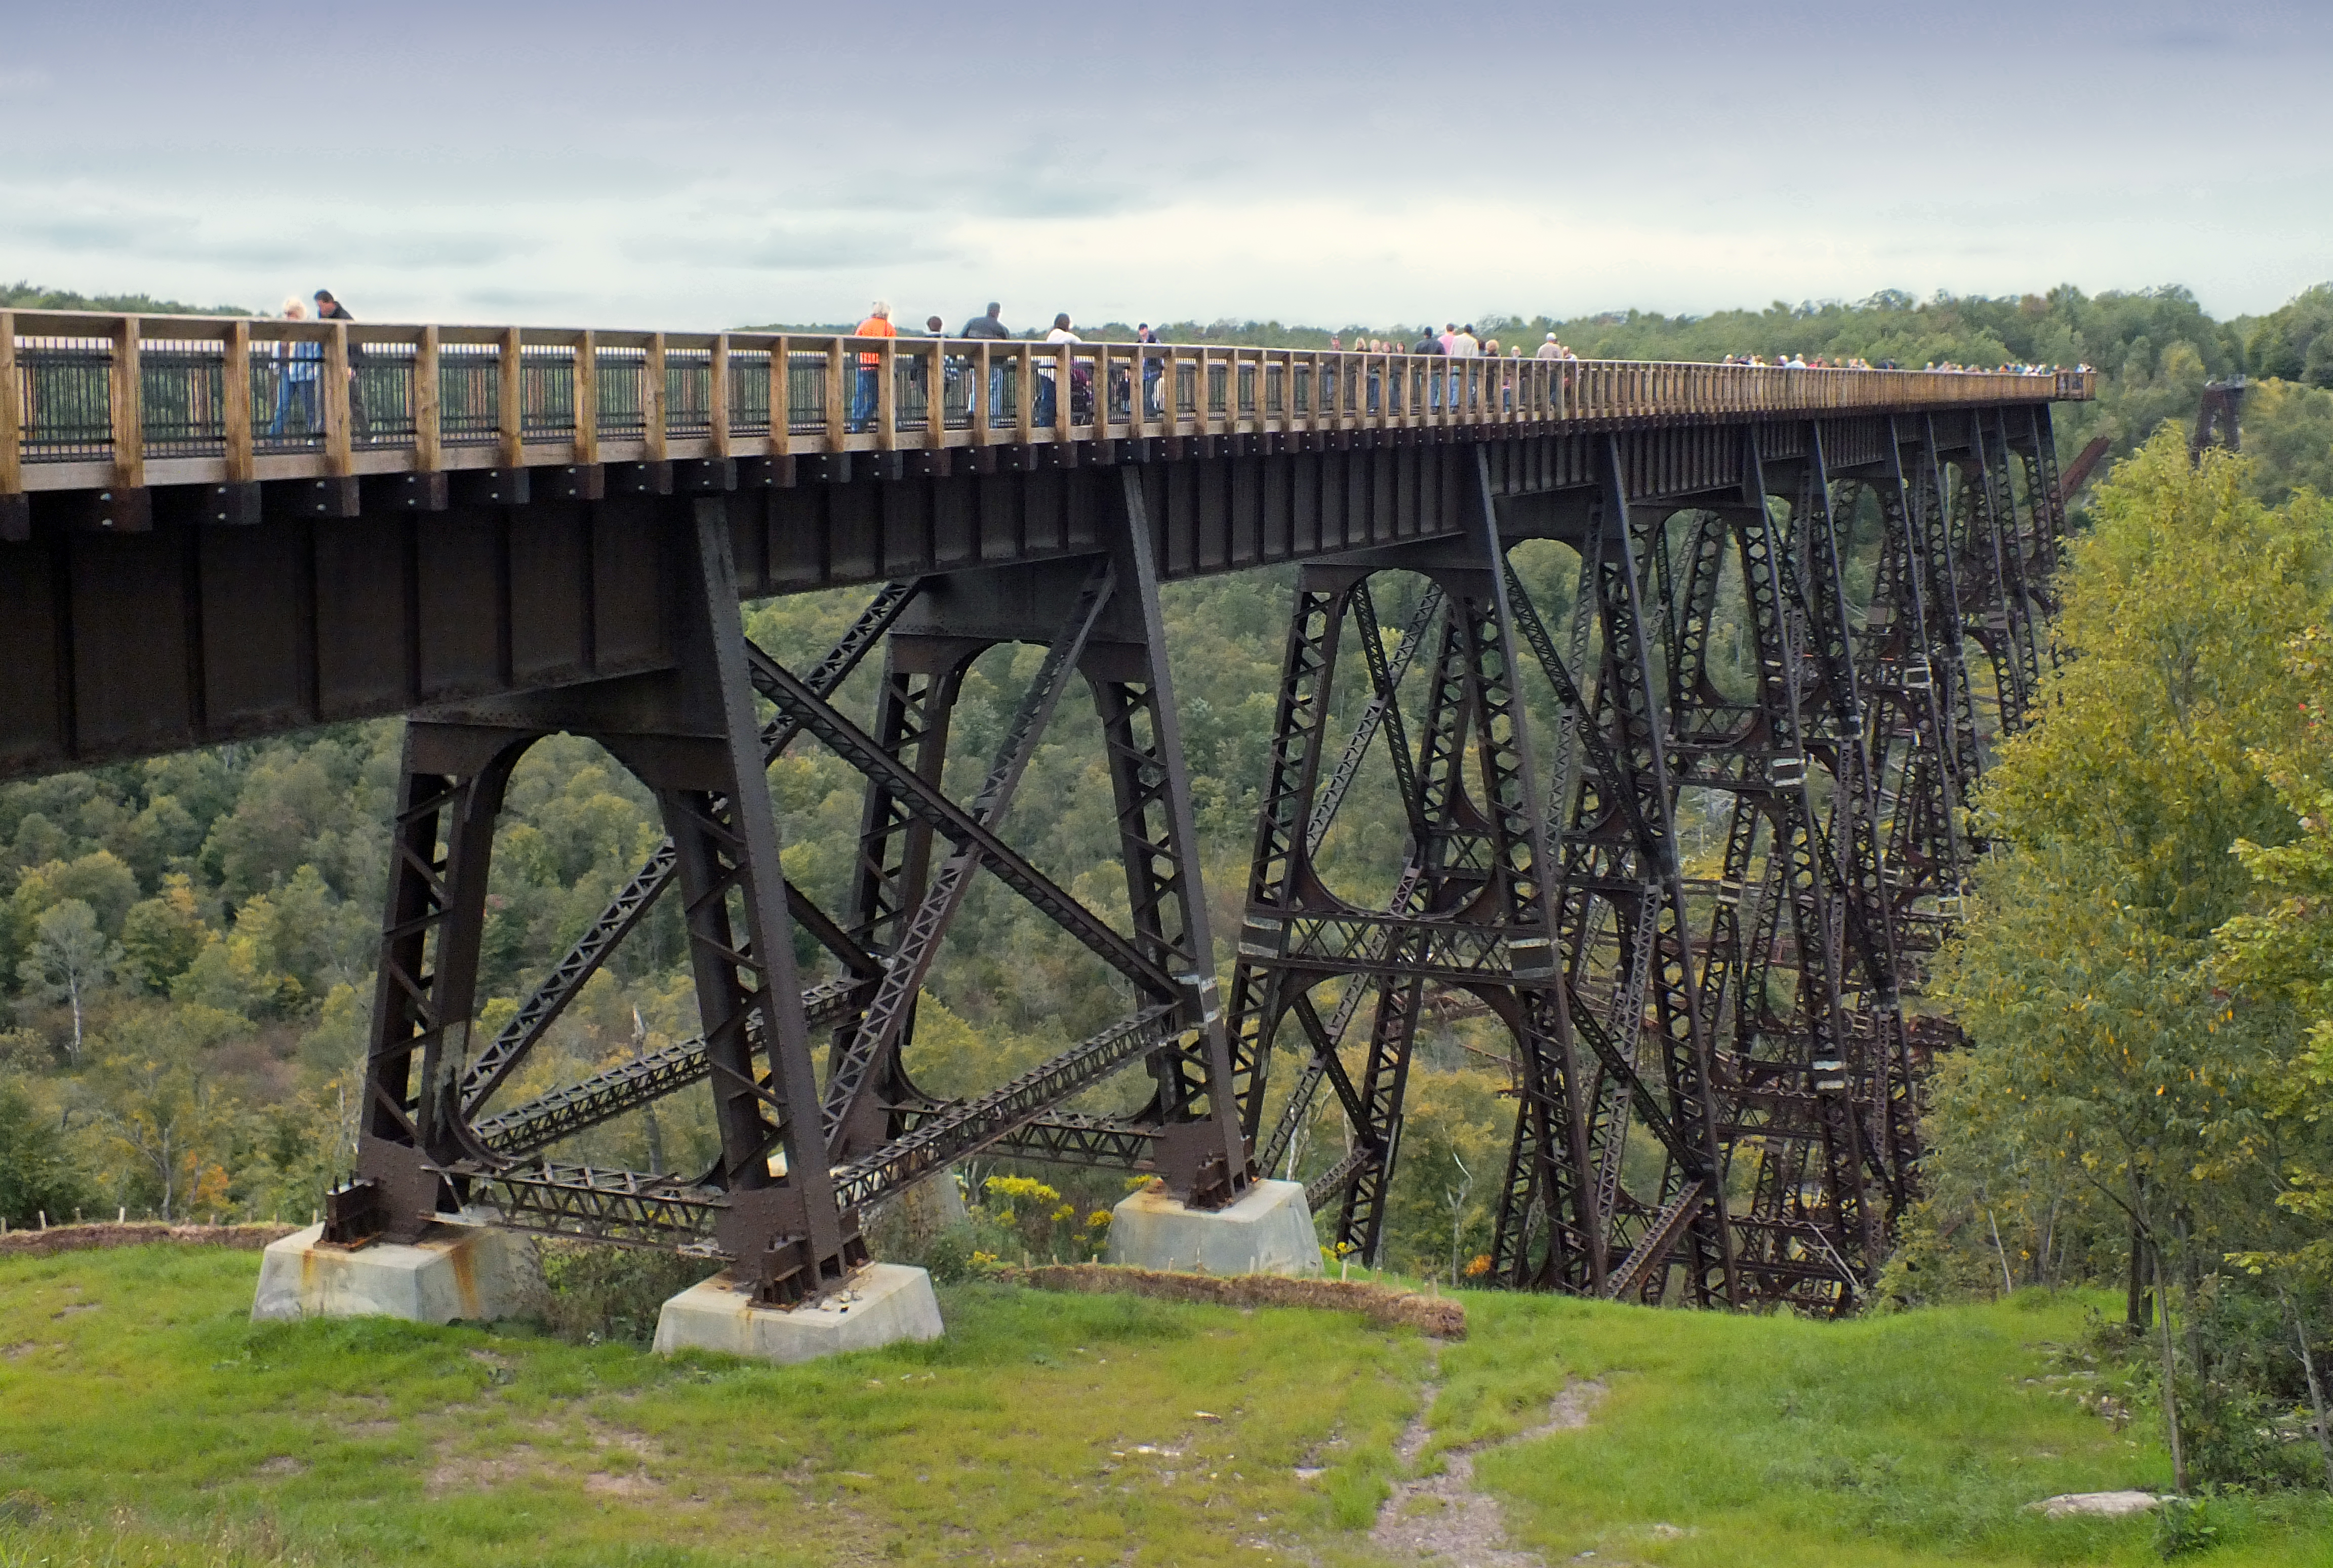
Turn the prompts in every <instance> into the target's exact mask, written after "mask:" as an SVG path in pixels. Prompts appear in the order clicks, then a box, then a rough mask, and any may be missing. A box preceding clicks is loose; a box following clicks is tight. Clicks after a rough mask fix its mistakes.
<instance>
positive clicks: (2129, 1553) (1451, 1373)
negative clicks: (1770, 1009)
mask: <svg viewBox="0 0 2333 1568" xmlns="http://www.w3.org/2000/svg"><path fill="white" fill-rule="evenodd" d="M255 1267H256V1260H255V1259H254V1257H253V1256H252V1255H249V1254H233V1253H209V1252H199V1251H192V1250H172V1249H168V1248H147V1249H133V1250H123V1251H120V1252H111V1253H84V1254H78V1255H65V1256H61V1257H53V1258H37V1259H12V1260H7V1261H5V1262H0V1568H17V1565H18V1564H20V1563H21V1564H27V1565H29V1564H32V1563H42V1562H48V1563H105V1564H114V1563H119V1564H122V1565H124V1568H128V1565H132V1564H136V1565H140V1568H142V1565H144V1564H149V1563H151V1564H163V1563H168V1564H179V1563H194V1564H204V1565H206V1568H207V1565H212V1564H216V1565H219V1568H227V1565H230V1564H245V1563H248V1564H278V1563H311V1562H312V1563H319V1564H337V1563H408V1562H410V1563H429V1564H431V1565H432V1568H469V1565H473V1564H475V1565H479V1568H487V1565H502V1564H520V1563H525V1564H538V1563H540V1564H592V1565H595V1568H596V1565H599V1564H638V1565H641V1568H648V1565H655V1568H696V1565H700V1564H702V1565H706V1568H710V1565H713V1564H731V1563H738V1564H744V1563H752V1564H756V1565H763V1564H768V1565H778V1564H793V1563H802V1564H811V1563H817V1564H826V1563H886V1562H901V1563H956V1562H992V1561H993V1562H1003V1563H1079V1562H1084V1563H1157V1564H1162V1565H1163V1564H1176V1565H1180V1564H1207V1563H1237V1564H1253V1563H1267V1562H1292V1561H1311V1562H1314V1563H1323V1564H1341V1563H1374V1562H1378V1561H1379V1559H1378V1557H1376V1556H1375V1555H1374V1554H1372V1551H1371V1549H1370V1547H1369V1544H1368V1539H1367V1526H1368V1522H1369V1520H1370V1518H1371V1517H1372V1515H1373V1514H1374V1511H1375V1508H1376V1506H1377V1505H1378V1500H1379V1499H1380V1498H1381V1497H1382V1496H1384V1495H1385V1489H1386V1487H1387V1485H1388V1483H1389V1482H1390V1480H1391V1479H1393V1478H1394V1477H1395V1475H1396V1473H1397V1465H1396V1462H1395V1460H1394V1458H1393V1456H1392V1441H1393V1438H1395V1436H1396V1435H1397V1432H1398V1431H1399V1429H1400V1427H1401V1425H1402V1423H1403V1422H1404V1421H1405V1420H1406V1419H1407V1418H1408V1417H1409V1416H1410V1415H1411V1414H1412V1413H1413V1412H1414V1411H1415V1410H1416V1408H1417V1404H1418V1401H1419V1399H1420V1397H1421V1394H1422V1390H1424V1389H1425V1388H1426V1386H1427V1384H1428V1382H1429V1381H1430V1380H1438V1381H1439V1386H1440V1390H1441V1391H1440V1394H1439V1396H1438V1398H1437V1399H1436V1401H1435V1408H1434V1412H1433V1418H1432V1419H1433V1421H1434V1424H1435V1432H1436V1444H1437V1447H1446V1446H1447V1445H1449V1444H1452V1443H1458V1442H1474V1441H1480V1440H1483V1439H1486V1438H1504V1437H1509V1436H1512V1434H1515V1433H1518V1432H1521V1431H1523V1430H1525V1429H1529V1428H1531V1427H1532V1426H1535V1425H1537V1424H1538V1423H1539V1422H1541V1420H1543V1419H1545V1414H1546V1409H1547V1401H1548V1400H1549V1398H1550V1397H1551V1395H1552V1394H1553V1393H1554V1392H1555V1390H1557V1389H1558V1388H1560V1387H1561V1386H1562V1384H1563V1383H1564V1382H1565V1381H1566V1380H1568V1379H1570V1378H1574V1377H1596V1378H1599V1379H1601V1380H1604V1381H1605V1382H1606V1383H1607V1384H1608V1386H1609V1388H1610V1390H1611V1392H1610V1394H1609V1396H1608V1399H1607V1400H1606V1401H1605V1402H1604V1404H1603V1405H1602V1406H1601V1407H1600V1409H1599V1410H1598V1412H1597V1414H1596V1417H1595V1419H1594V1420H1593V1422H1592V1423H1591V1425H1590V1426H1589V1428H1588V1429H1584V1430H1581V1431H1577V1432H1567V1433H1559V1434H1556V1435H1553V1436H1551V1437H1547V1438H1540V1439H1537V1440H1534V1441H1531V1442H1529V1443H1520V1444H1513V1445H1510V1446H1507V1447H1503V1448H1496V1449H1493V1450H1492V1451H1488V1452H1485V1453H1483V1455H1481V1456H1480V1457H1478V1458H1477V1460H1476V1474H1477V1476H1478V1477H1479V1479H1480V1480H1481V1482H1482V1484H1483V1485H1484V1486H1487V1487H1488V1488H1489V1489H1490V1490H1492V1491H1493V1493H1494V1495H1496V1496H1499V1497H1501V1498H1502V1499H1503V1501H1504V1502H1505V1503H1506V1505H1507V1513H1508V1518H1509V1521H1510V1525H1511V1527H1512V1531H1513V1533H1514V1534H1515V1535H1516V1537H1517V1540H1518V1542H1519V1543H1520V1544H1523V1545H1525V1546H1527V1547H1530V1548H1532V1549H1536V1550H1538V1551H1540V1552H1541V1553H1543V1554H1545V1555H1546V1556H1547V1558H1548V1560H1549V1561H1550V1562H1562V1561H1564V1560H1565V1559H1568V1558H1570V1557H1571V1556H1573V1555H1574V1554H1578V1553H1580V1552H1586V1551H1593V1552H1595V1553H1596V1554H1597V1556H1596V1557H1595V1558H1592V1559H1589V1561H1590V1562H1591V1563H1614V1562H1635V1563H1665V1564H1678V1565H1681V1568H1689V1565H1701V1564H1709V1565H1716V1564H1724V1565H1726V1568H1734V1565H1755V1564H1766V1563H1772V1564H1778V1565H1779V1564H1793V1565H1795V1564H1801V1563H1871V1564H1883V1565H1890V1568H1893V1565H1899V1564H1901V1565H1910V1564H1925V1563H1966V1564H1992V1563H2003V1564H2006V1563H2145V1562H2152V1561H2155V1554H2154V1551H2153V1539H2154V1532H2153V1526H2152V1525H2149V1524H2147V1523H2146V1522H2145V1521H2134V1522H2126V1523H2117V1524H2076V1523H2059V1524H2050V1523H2048V1522H2046V1521H2043V1520H2041V1519H2040V1518H2039V1517H2038V1516H2037V1515H2032V1514H2030V1513H2026V1512H2024V1511H2023V1510H2022V1507H2021V1505H2023V1504H2024V1503H2026V1502H2029V1501H2031V1500H2033V1499H2035V1498H2038V1497H2041V1496H2048V1495H2050V1494H2051V1493H2053V1492H2062V1491H2091V1490H2100V1489H2105V1488H2108V1487H2115V1486H2161V1485H2163V1484H2164V1483H2165V1479H2166V1477H2167V1469H2166V1466H2165V1461H2164V1459H2163V1457H2162V1455H2161V1453H2160V1451H2159V1448H2158V1446H2157V1445H2156V1444H2155V1442H2154V1441H2153V1438H2152V1435H2151V1434H2149V1433H2146V1432H2144V1431H2142V1430H2140V1429H2137V1428H2136V1427H2135V1428H2133V1429H2129V1430H2127V1431H2125V1432H2123V1433H2121V1434H2119V1435H2117V1433H2115V1432H2113V1431H2112V1430H2110V1429H2108V1428H2107V1425H2106V1424H2105V1423H2104V1422H2102V1421H2100V1420H2099V1419H2098V1418H2096V1417H2093V1416H2088V1415H2085V1414H2083V1413H2081V1412H2080V1411H2079V1410H2078V1409H2076V1408H2075V1406H2074V1404H2073V1401H2072V1400H2069V1399H2065V1398H2062V1397H2059V1396H2058V1395H2057V1394H2055V1393H2054V1392H2053V1391H2052V1390H2053V1385H2051V1384H2050V1383H2048V1382H2046V1381H2040V1380H2041V1379H2043V1378H2044V1377H2045V1376H2046V1374H2047V1371H2048V1369H2047V1368H2046V1367H2045V1366H2044V1364H2043V1360H2042V1356H2041V1353H2040V1350H2039V1349H2038V1348H2037V1347H2039V1346H2040V1345H2041V1344H2043V1343H2044V1342H2070V1341H2071V1340H2073V1339H2074V1338H2076V1337H2077V1336H2078V1335H2079V1332H2080V1327H2081V1324H2080V1314H2081V1306H2080V1303H2079V1302H2076V1301H2074V1300H2072V1299H2070V1298H2061V1299H2051V1298H2024V1299H2021V1300H2020V1301H2018V1302H2014V1303H2005V1304H2003V1305H2000V1306H1992V1307H1976V1308H1965V1309H1954V1310H1945V1311H1936V1312H1927V1313H1915V1314H1911V1315H1907V1316H1904V1317H1898V1318H1888V1319H1879V1320H1875V1321H1870V1322H1865V1323H1845V1324H1819V1323H1799V1322H1794V1321H1790V1320H1784V1319H1774V1318H1764V1319H1758V1318H1736V1317H1721V1316H1717V1315H1714V1314H1698V1313H1651V1312H1646V1311H1642V1310H1637V1309H1630V1308H1623V1307H1610V1306H1601V1305H1591V1304H1588V1303H1576V1302H1565V1301H1553V1300H1543V1299H1540V1300H1535V1299H1522V1298H1513V1297H1506V1296H1498V1295H1489V1294H1480V1295H1470V1296H1469V1297H1468V1309H1469V1312H1470V1313H1471V1314H1472V1321H1473V1325H1474V1326H1473V1332H1472V1334H1471V1337H1470V1338H1469V1339H1467V1340H1466V1341H1465V1342H1463V1343H1458V1344H1453V1345H1447V1346H1442V1347H1439V1348H1438V1349H1437V1347H1435V1346H1433V1345H1431V1344H1429V1343H1428V1342H1425V1341H1422V1340H1419V1339H1417V1338H1416V1337H1414V1336H1412V1335H1409V1334H1407V1333H1392V1332H1385V1331H1381V1330H1378V1329H1375V1328H1372V1327H1370V1326H1368V1324H1366V1323H1363V1322H1362V1321H1361V1320H1359V1319H1358V1318H1353V1317H1347V1316H1342V1315H1338V1314H1321V1313H1301V1312H1294V1311H1274V1310H1263V1311H1258V1312H1254V1313H1243V1312H1240V1311H1237V1310H1234V1309H1230V1308H1216V1307H1199V1306H1182V1305H1170V1304H1167V1303H1156V1302H1147V1301H1142V1300H1138V1299H1135V1298H1131V1297H1094V1296H1075V1295H1051V1294H1038V1293H1032V1292H1023V1291H1019V1290H1014V1289H1008V1288H1004V1287H999V1286H984V1285H974V1286H966V1287H964V1288H961V1289H957V1290H952V1291H944V1292H943V1293H942V1303H941V1304H942V1310H943V1312H944V1313H946V1317H947V1320H948V1323H949V1333H948V1337H947V1338H946V1340H945V1341H943V1342H939V1343H936V1344H933V1345H926V1346H903V1347H899V1348H897V1349H894V1350H889V1351H884V1352H873V1353H869V1354H865V1355H858V1356H852V1357H847V1358H842V1359H839V1360H836V1361H830V1362H825V1363H821V1364H816V1365H812V1366H808V1367H797V1368H788V1369H781V1368H771V1367H765V1366H759V1365H752V1364H747V1363H742V1362H736V1361H726V1360H724V1359H721V1358H712V1357H706V1358H695V1357H691V1358H682V1359H680V1360H678V1361H670V1362H667V1361H658V1360H657V1359H655V1358H653V1357H650V1356H646V1355H643V1354H640V1353H638V1352H635V1351H632V1350H629V1349H625V1348H621V1347H610V1346H599V1347H590V1348H582V1347H577V1346H572V1345H568V1344H563V1343H561V1342H557V1341H554V1340H551V1339H548V1338H544V1337H542V1336H538V1335H533V1334H530V1333H528V1332H524V1331H523V1330H522V1329H516V1328H513V1327H510V1326H508V1325H505V1326H504V1327H502V1328H498V1329H496V1330H492V1331H489V1330H485V1329H477V1328H467V1327H463V1328H446V1329H433V1328H422V1327H417V1326H414V1325H410V1324H405V1323H389V1322H382V1321H357V1322H340V1323H302V1324H270V1325H264V1326H254V1325H252V1324H250V1323H246V1322H245V1312H246V1311H247V1308H248V1304H249V1301H250V1292H251V1287H252V1284H253V1280H254V1272H255ZM2028 1380H2034V1381H2028ZM1201 1410H1205V1411H1208V1412H1212V1413H1214V1414H1215V1415H1217V1416H1219V1417H1221V1418H1222V1419H1220V1420H1215V1421H1210V1420H1206V1419H1203V1418H1201V1417H1200V1416H1198V1415H1197V1414H1195V1412H1197V1411H1201ZM1141 1445H1147V1446H1148V1447H1149V1448H1153V1449H1157V1450H1166V1451H1163V1452H1155V1453H1147V1454H1146V1453H1141V1452H1138V1451H1137V1450H1138V1446H1141ZM1177 1451H1179V1452H1177ZM1433 1462H1434V1461H1433V1460H1432V1458H1431V1457H1430V1455H1429V1457H1428V1459H1427V1463H1428V1464H1431V1463H1433ZM1299 1466H1305V1467H1322V1468H1323V1470H1324V1473H1323V1474H1322V1475H1320V1477H1316V1478H1311V1479H1300V1478H1299V1477H1297V1476H1296V1474H1295V1471H1296V1469H1297V1467H1299ZM2219 1514H2220V1518H2221V1522H2222V1526H2223V1527H2222V1531H2221V1534H2220V1537H2219V1544H2218V1545H2217V1547H2216V1548H2215V1549H2214V1550H2213V1552H2211V1553H2208V1554H2203V1555H2200V1556H2197V1557H2193V1558H2189V1559H2186V1561H2189V1562H2195V1563H2230V1564H2232V1563H2261V1564H2287V1563H2290V1564H2325V1565H2328V1568H2333V1544H2328V1543H2333V1508H2328V1506H2327V1505H2326V1504H2325V1502H2324V1501H2323V1500H2322V1499H2321V1498H2317V1497H2305V1496H2288V1497H2283V1498H2271V1499H2265V1500H2258V1501H2251V1502H2242V1501H2239V1502H2235V1503H2230V1504H2226V1505H2221V1506H2220V1508H2219ZM1655 1525H1669V1526H1671V1527H1672V1528H1673V1529H1674V1530H1676V1531H1682V1532H1684V1534H1667V1533H1661V1534H1656V1533H1655V1532H1654V1530H1653V1526H1655Z"/></svg>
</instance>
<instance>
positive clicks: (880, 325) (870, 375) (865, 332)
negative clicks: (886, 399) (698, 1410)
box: [850, 300, 899, 432]
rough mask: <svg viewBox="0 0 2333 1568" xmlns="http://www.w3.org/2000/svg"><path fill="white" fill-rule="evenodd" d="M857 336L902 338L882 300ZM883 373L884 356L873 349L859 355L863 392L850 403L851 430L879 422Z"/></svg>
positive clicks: (862, 324)
mask: <svg viewBox="0 0 2333 1568" xmlns="http://www.w3.org/2000/svg"><path fill="white" fill-rule="evenodd" d="M856 335H857V336H859V337H862V338H896V337H898V335H899V329H898V328H897V327H895V326H893V325H892V324H891V307H890V306H889V305H887V304H885V303H883V302H882V301H881V300H877V301H876V302H875V305H874V308H873V309H872V310H870V311H869V312H868V313H867V319H866V320H865V321H863V322H859V331H858V333H857V334H856ZM882 373H883V356H882V355H881V354H878V353H877V352H875V351H873V350H871V349H869V350H867V351H863V352H861V353H860V354H859V388H858V390H857V391H856V392H855V393H853V394H852V396H851V399H850V428H851V429H852V430H853V431H854V432H856V431H859V430H864V429H866V428H868V427H869V426H870V425H872V424H873V423H874V422H875V409H876V408H877V407H878V403H877V396H876V394H877V389H878V385H879V382H878V378H879V377H880V376H881V375H882Z"/></svg>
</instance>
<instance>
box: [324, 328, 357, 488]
mask: <svg viewBox="0 0 2333 1568" xmlns="http://www.w3.org/2000/svg"><path fill="white" fill-rule="evenodd" d="M331 329H332V331H331V336H330V337H328V338H326V339H325V340H324V472H325V473H327V474H330V475H331V476H333V477H334V478H336V479H344V478H346V477H348V476H349V475H350V473H352V472H354V471H355V468H356V430H355V428H354V425H355V421H354V419H353V418H352V417H351V416H352V413H353V410H354V406H355V401H356V399H353V398H351V397H350V396H349V323H348V322H331Z"/></svg>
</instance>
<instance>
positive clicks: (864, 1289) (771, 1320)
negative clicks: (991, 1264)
mask: <svg viewBox="0 0 2333 1568" xmlns="http://www.w3.org/2000/svg"><path fill="white" fill-rule="evenodd" d="M942 1332H943V1330H942V1327H941V1323H940V1304H939V1301H938V1299H937V1298H936V1297H935V1296H934V1295H933V1294H932V1276H931V1275H928V1274H926V1272H924V1271H923V1270H922V1269H919V1268H909V1267H907V1265H904V1264H896V1263H870V1264H869V1265H867V1266H866V1267H864V1268H862V1269H860V1270H859V1272H858V1273H857V1274H856V1275H852V1276H851V1278H850V1281H849V1282H848V1283H847V1284H844V1285H843V1286H842V1287H841V1288H840V1290H837V1291H834V1292H833V1293H831V1294H828V1295H826V1296H823V1297H821V1298H820V1299H819V1300H818V1301H816V1302H814V1303H811V1304H810V1305H807V1306H798V1307H792V1308H784V1307H765V1306H756V1305H754V1298H753V1292H752V1287H751V1286H750V1285H747V1284H743V1283H741V1282H739V1281H737V1280H734V1279H732V1278H731V1277H730V1276H729V1275H726V1274H717V1275H714V1276H713V1277H712V1278H711V1279H708V1280H706V1281H704V1282H702V1283H701V1284H693V1285H691V1286H689V1287H688V1289H686V1290H685V1291H683V1292H681V1293H680V1294H678V1295H677V1296H674V1297H673V1298H672V1299H671V1300H670V1301H668V1302H667V1303H664V1311H663V1312H662V1313H659V1314H658V1317H657V1332H656V1348H657V1353H658V1354H659V1355H671V1354H672V1353H673V1352H676V1351H691V1350H694V1351H719V1352H723V1353H725V1354H727V1355H733V1356H750V1357H752V1358H754V1359H755V1360H758V1361H780V1362H792V1361H814V1360H816V1359H817V1358H819V1357H821V1356H831V1355H839V1354H840V1353H841V1352H844V1351H871V1350H875V1349H878V1347H880V1346H883V1345H888V1344H896V1343H898V1342H899V1341H901V1340H936V1339H937V1338H939V1337H940V1334H941V1333H942Z"/></svg>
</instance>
